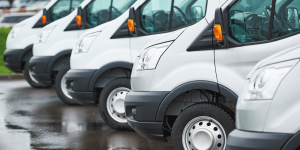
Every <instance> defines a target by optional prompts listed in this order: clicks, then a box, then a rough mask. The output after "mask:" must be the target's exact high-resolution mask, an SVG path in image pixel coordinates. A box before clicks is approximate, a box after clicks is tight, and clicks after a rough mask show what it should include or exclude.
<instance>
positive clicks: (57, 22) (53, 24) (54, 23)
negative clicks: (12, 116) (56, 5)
mask: <svg viewBox="0 0 300 150" xmlns="http://www.w3.org/2000/svg"><path fill="white" fill-rule="evenodd" d="M62 19H63V18H60V19H58V20H55V21H54V22H51V23H49V24H47V25H46V26H44V27H43V29H44V28H47V27H50V26H55V25H58V24H59V23H60V22H61V20H62Z"/></svg>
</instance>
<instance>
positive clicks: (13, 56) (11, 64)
mask: <svg viewBox="0 0 300 150" xmlns="http://www.w3.org/2000/svg"><path fill="white" fill-rule="evenodd" d="M22 50H23V49H6V50H5V51H4V54H3V60H4V62H5V66H6V67H7V68H8V69H9V70H11V71H13V72H15V73H22V64H21V60H20V59H19V55H20V53H21V51H22Z"/></svg>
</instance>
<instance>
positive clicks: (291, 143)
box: [282, 131, 300, 150]
mask: <svg viewBox="0 0 300 150" xmlns="http://www.w3.org/2000/svg"><path fill="white" fill-rule="evenodd" d="M299 141H300V131H298V132H297V133H296V134H294V135H293V136H292V137H291V138H290V139H289V140H288V141H287V142H286V143H285V144H284V146H283V147H282V150H291V149H296V148H298V147H299V146H300V142H299Z"/></svg>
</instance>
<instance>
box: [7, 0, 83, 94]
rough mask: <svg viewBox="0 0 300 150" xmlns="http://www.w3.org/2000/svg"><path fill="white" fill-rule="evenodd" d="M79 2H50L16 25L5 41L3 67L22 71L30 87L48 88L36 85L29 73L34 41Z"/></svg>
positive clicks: (54, 0) (58, 0) (73, 0)
mask: <svg viewBox="0 0 300 150" xmlns="http://www.w3.org/2000/svg"><path fill="white" fill-rule="evenodd" d="M79 1H80V0H52V1H50V2H49V4H48V5H47V6H46V7H45V8H44V10H43V11H40V12H39V13H37V14H36V15H34V16H33V17H30V18H28V19H26V20H24V21H22V22H20V23H18V24H16V25H15V26H14V27H13V28H12V30H11V31H10V33H9V35H8V37H7V40H6V50H5V52H4V55H3V56H4V57H3V59H4V62H5V66H6V67H7V68H9V69H10V70H11V71H13V72H15V73H22V72H23V71H24V77H25V79H26V80H27V82H28V83H29V84H30V85H31V86H32V87H35V88H40V87H49V85H44V84H41V83H38V82H37V81H36V80H35V79H34V78H33V77H32V75H31V74H30V72H29V59H30V58H31V57H32V47H33V43H34V40H35V38H36V36H37V34H38V33H39V32H40V31H41V30H42V28H43V27H44V26H45V25H47V24H49V23H51V22H54V21H56V20H58V19H60V18H63V17H65V16H67V15H68V14H69V13H70V12H71V11H72V10H73V9H74V8H75V7H77V6H78V5H79V4H80V3H79Z"/></svg>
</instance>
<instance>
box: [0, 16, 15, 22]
mask: <svg viewBox="0 0 300 150" xmlns="http://www.w3.org/2000/svg"><path fill="white" fill-rule="evenodd" d="M2 22H3V23H18V17H5V18H4V19H3V20H2Z"/></svg>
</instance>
